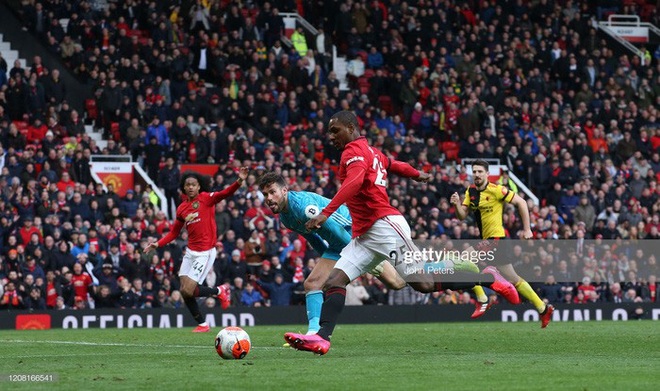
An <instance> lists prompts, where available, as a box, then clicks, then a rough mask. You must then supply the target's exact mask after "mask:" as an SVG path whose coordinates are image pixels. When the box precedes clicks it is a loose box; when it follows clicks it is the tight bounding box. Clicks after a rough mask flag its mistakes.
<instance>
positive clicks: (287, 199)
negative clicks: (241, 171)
mask: <svg viewBox="0 0 660 391" xmlns="http://www.w3.org/2000/svg"><path fill="white" fill-rule="evenodd" d="M259 189H260V190H261V192H262V193H263V194H264V197H265V204H266V206H268V207H269V208H270V210H271V211H272V212H273V213H275V214H279V216H280V222H281V223H282V224H283V225H284V226H285V227H287V228H289V229H290V230H292V231H295V232H297V233H299V234H300V235H302V236H303V237H304V238H305V239H306V240H307V242H308V243H309V244H310V245H311V246H312V247H313V248H314V250H316V252H318V253H319V254H321V259H320V261H319V262H318V263H317V264H316V265H315V266H314V269H313V270H312V273H311V274H310V275H309V276H308V277H307V279H305V283H304V287H305V292H306V293H305V302H306V305H307V319H308V321H309V326H308V331H307V333H308V334H310V333H311V334H314V333H316V332H317V331H318V330H319V328H320V326H319V320H320V317H321V306H322V305H323V291H322V289H321V288H322V287H323V283H324V282H325V280H326V278H327V277H328V275H329V274H330V271H331V270H332V268H334V266H335V263H336V262H337V260H338V259H339V254H340V253H341V250H342V249H343V248H344V247H345V246H346V245H347V244H348V242H350V241H351V215H350V213H349V212H348V208H347V207H346V206H345V205H342V206H340V207H339V209H337V211H336V212H335V213H333V214H332V215H331V216H330V218H329V219H328V221H327V222H326V223H325V224H324V225H323V226H322V227H321V228H320V229H318V230H316V231H309V230H308V229H306V228H305V223H306V222H307V221H308V220H309V219H310V218H312V217H314V216H318V214H319V213H320V212H321V210H323V208H325V207H326V205H328V203H330V200H329V199H327V198H325V197H323V196H320V195H318V194H316V193H310V192H307V191H289V189H288V187H287V183H286V181H285V180H284V178H283V177H282V176H281V175H279V174H276V173H274V172H269V173H266V174H264V175H263V176H262V177H261V178H260V179H259ZM372 274H374V275H375V276H376V277H378V278H379V279H380V280H381V281H383V283H385V285H387V287H389V288H390V289H395V290H398V289H402V288H403V287H404V286H406V282H405V281H404V280H403V278H401V276H399V274H398V273H397V272H396V270H395V269H394V266H392V265H391V264H390V263H389V262H387V261H383V262H382V263H381V264H380V265H378V266H377V267H376V268H375V269H374V270H373V271H372Z"/></svg>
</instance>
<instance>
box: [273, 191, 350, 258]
mask: <svg viewBox="0 0 660 391" xmlns="http://www.w3.org/2000/svg"><path fill="white" fill-rule="evenodd" d="M329 203H330V200H329V199H327V198H325V197H323V196H320V195H318V194H316V193H310V192H307V191H289V192H288V208H287V210H286V211H285V212H281V213H280V222H281V223H282V224H283V225H284V226H285V227H287V228H289V229H290V230H292V231H295V232H298V233H299V234H301V235H302V236H303V237H304V238H305V239H307V242H309V244H310V245H311V246H312V247H313V248H314V250H316V252H318V253H319V254H322V255H323V257H324V258H328V259H333V260H337V259H339V253H341V250H342V249H343V248H344V247H345V246H346V245H347V244H348V242H350V241H351V224H352V221H351V215H350V213H349V212H348V208H347V207H346V205H342V206H340V207H339V209H337V211H336V212H335V213H333V214H332V215H330V218H328V220H327V221H326V222H325V224H323V225H322V226H321V228H320V229H318V230H316V231H309V230H307V229H306V228H305V223H306V222H307V220H309V219H310V218H312V217H314V216H318V215H319V214H320V213H321V211H322V210H323V208H325V207H326V205H328V204H329Z"/></svg>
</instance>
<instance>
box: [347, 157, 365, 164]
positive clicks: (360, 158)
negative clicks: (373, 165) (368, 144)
mask: <svg viewBox="0 0 660 391" xmlns="http://www.w3.org/2000/svg"><path fill="white" fill-rule="evenodd" d="M363 161H364V157H363V156H353V157H352V158H350V159H348V161H347V162H346V165H347V166H348V165H349V164H351V163H355V162H363Z"/></svg>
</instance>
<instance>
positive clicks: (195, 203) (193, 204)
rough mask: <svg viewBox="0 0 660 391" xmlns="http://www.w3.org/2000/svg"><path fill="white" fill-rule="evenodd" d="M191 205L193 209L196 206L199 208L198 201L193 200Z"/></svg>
mask: <svg viewBox="0 0 660 391" xmlns="http://www.w3.org/2000/svg"><path fill="white" fill-rule="evenodd" d="M192 207H193V209H197V208H199V201H195V202H193V203H192Z"/></svg>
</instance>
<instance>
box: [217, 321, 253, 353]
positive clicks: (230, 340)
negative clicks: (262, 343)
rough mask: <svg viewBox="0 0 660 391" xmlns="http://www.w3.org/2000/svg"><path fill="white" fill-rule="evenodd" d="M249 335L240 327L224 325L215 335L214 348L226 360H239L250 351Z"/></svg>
mask: <svg viewBox="0 0 660 391" xmlns="http://www.w3.org/2000/svg"><path fill="white" fill-rule="evenodd" d="M251 347H252V343H251V342H250V336H249V335H248V333H246V332H245V330H243V329H242V328H240V327H225V328H224V329H222V330H220V332H219V333H218V335H217V336H216V337H215V350H216V352H218V355H220V357H222V358H224V359H227V360H240V359H242V358H244V357H245V356H247V354H248V353H249V352H250V348H251Z"/></svg>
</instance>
